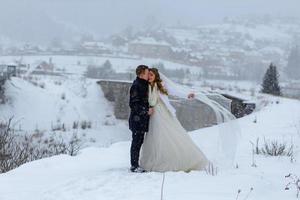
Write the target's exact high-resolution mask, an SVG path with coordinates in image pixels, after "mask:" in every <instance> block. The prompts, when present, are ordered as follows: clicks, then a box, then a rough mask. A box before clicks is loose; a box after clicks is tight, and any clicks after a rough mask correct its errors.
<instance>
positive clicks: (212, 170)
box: [205, 162, 218, 176]
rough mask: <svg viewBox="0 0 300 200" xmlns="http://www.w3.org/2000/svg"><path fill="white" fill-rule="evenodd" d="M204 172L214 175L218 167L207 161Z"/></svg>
mask: <svg viewBox="0 0 300 200" xmlns="http://www.w3.org/2000/svg"><path fill="white" fill-rule="evenodd" d="M205 172H206V174H209V175H212V176H216V175H217V174H218V168H217V167H216V166H214V164H213V163H211V162H209V163H208V165H207V167H206V168H205Z"/></svg>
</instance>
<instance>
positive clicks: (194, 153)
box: [140, 84, 208, 172]
mask: <svg viewBox="0 0 300 200" xmlns="http://www.w3.org/2000/svg"><path fill="white" fill-rule="evenodd" d="M161 96H162V94H161V93H160V92H159V90H158V88H157V85H156V84H155V85H154V87H153V88H152V87H150V86H149V103H150V105H151V106H153V107H154V113H153V115H151V117H150V123H149V132H148V133H146V136H145V139H144V143H143V146H142V150H141V158H140V166H141V167H143V168H144V169H146V170H147V171H157V172H165V171H191V170H203V169H204V168H205V167H206V165H207V164H208V160H207V158H206V157H205V155H204V154H203V153H202V152H201V150H200V149H199V148H198V146H197V145H196V144H195V143H194V142H193V141H192V139H191V138H190V136H189V135H188V133H187V132H186V131H185V129H184V128H183V127H182V126H181V124H180V122H179V121H178V119H177V118H176V117H175V116H174V115H172V113H171V112H170V109H168V108H167V106H166V105H165V103H164V101H162V98H161Z"/></svg>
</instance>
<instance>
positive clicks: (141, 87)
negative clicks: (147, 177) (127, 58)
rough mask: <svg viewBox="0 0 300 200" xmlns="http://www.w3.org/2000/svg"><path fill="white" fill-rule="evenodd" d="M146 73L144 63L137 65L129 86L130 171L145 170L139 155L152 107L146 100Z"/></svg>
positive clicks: (147, 69)
mask: <svg viewBox="0 0 300 200" xmlns="http://www.w3.org/2000/svg"><path fill="white" fill-rule="evenodd" d="M148 73H149V68H148V66H146V65H139V66H138V67H137V68H136V76H137V77H136V79H135V80H134V81H133V84H132V86H131V88H130V99H129V106H130V109H131V112H130V117H129V129H130V130H131V132H132V142H131V148H130V156H131V167H130V171H131V172H140V173H141V172H145V170H144V169H142V168H141V167H140V166H139V157H140V150H141V147H142V144H143V142H144V136H145V133H146V132H148V126H149V118H150V115H151V114H152V113H153V108H150V107H149V102H148Z"/></svg>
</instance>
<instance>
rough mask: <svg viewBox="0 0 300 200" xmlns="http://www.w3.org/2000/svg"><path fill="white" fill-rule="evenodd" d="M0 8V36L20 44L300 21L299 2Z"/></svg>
mask: <svg viewBox="0 0 300 200" xmlns="http://www.w3.org/2000/svg"><path fill="white" fill-rule="evenodd" d="M0 6H1V12H0V35H1V34H2V35H3V34H4V35H16V37H17V38H19V39H24V40H25V39H26V40H28V39H30V37H35V38H38V39H39V40H43V39H47V36H48V35H51V36H53V35H62V36H66V35H68V33H69V34H70V33H71V32H70V30H72V32H76V31H79V32H82V31H86V32H91V33H94V34H98V35H107V34H110V33H113V32H118V31H120V30H122V29H123V28H124V27H126V26H128V25H131V26H133V27H134V26H136V27H141V26H142V25H143V24H145V22H146V21H147V20H146V19H153V17H154V18H155V20H156V21H158V22H161V23H163V24H174V23H177V22H180V23H182V24H192V25H194V24H205V23H215V22H220V21H221V20H222V19H223V18H224V17H226V16H229V17H231V16H232V17H234V16H240V15H249V14H250V15H252V14H260V15H263V14H271V15H283V16H294V17H300V11H299V10H300V0H181V1H179V0H161V1H159V0H0ZM53 20H54V21H53ZM66 25H67V26H66ZM63 27H64V28H63ZM66 27H67V28H66ZM62 29H64V30H62ZM24 32H25V33H24ZM28 32H30V34H26V33H28Z"/></svg>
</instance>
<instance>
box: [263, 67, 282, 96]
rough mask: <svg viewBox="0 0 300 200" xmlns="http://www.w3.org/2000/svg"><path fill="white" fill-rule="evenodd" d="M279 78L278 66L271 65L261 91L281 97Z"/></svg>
mask: <svg viewBox="0 0 300 200" xmlns="http://www.w3.org/2000/svg"><path fill="white" fill-rule="evenodd" d="M278 78H279V74H278V72H277V69H276V66H275V65H273V63H271V64H270V66H269V68H268V69H267V72H266V73H265V75H264V79H263V83H262V90H261V91H262V92H263V93H267V94H273V95H281V92H280V86H279V83H278Z"/></svg>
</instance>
